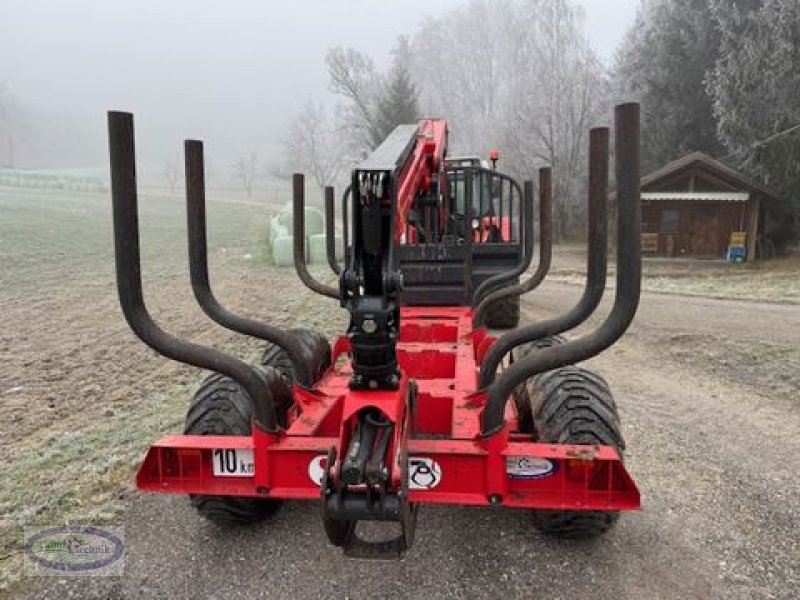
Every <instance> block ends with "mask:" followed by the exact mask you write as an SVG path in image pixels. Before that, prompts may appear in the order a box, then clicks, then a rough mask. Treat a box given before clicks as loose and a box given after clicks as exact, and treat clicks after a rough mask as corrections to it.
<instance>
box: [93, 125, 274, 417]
mask: <svg viewBox="0 0 800 600" xmlns="http://www.w3.org/2000/svg"><path fill="white" fill-rule="evenodd" d="M108 145H109V153H110V155H111V202H112V209H113V220H114V260H115V263H116V272H117V291H118V292H119V302H120V305H121V307H122V312H123V314H124V315H125V320H126V321H127V322H128V325H130V328H131V329H132V330H133V332H134V333H135V334H136V335H137V336H138V337H139V339H141V340H142V341H143V342H144V343H145V344H147V345H148V346H150V347H151V348H152V349H153V350H155V351H156V352H159V353H160V354H163V355H164V356H166V357H167V358H171V359H173V360H176V361H178V362H182V363H186V364H189V365H193V366H195V367H200V368H202V369H208V370H210V371H216V372H218V373H222V374H223V375H227V376H228V377H230V378H231V379H233V380H234V381H236V382H237V383H238V384H239V385H241V386H242V388H243V389H244V391H245V392H246V393H247V395H248V397H249V398H250V400H251V402H252V403H253V408H254V411H253V414H255V415H257V416H258V417H257V418H258V420H259V422H261V423H262V424H263V425H264V427H265V429H267V430H268V431H274V430H275V428H276V418H275V405H274V403H273V401H272V396H271V394H270V392H269V387H268V386H267V381H266V379H265V377H264V375H263V373H261V371H259V370H258V369H256V368H255V367H252V366H251V365H248V364H247V363H245V362H242V361H240V360H238V359H236V358H233V357H232V356H228V355H227V354H224V353H222V352H220V351H218V350H215V349H213V348H209V347H207V346H201V345H200V344H195V343H193V342H187V341H185V340H181V339H179V338H177V337H175V336H174V335H171V334H169V333H167V332H166V331H164V330H163V329H161V328H160V327H159V326H158V325H156V323H155V322H154V321H153V319H152V317H151V316H150V314H149V313H148V312H147V307H146V306H145V304H144V296H143V294H142V277H141V263H140V254H139V215H138V206H137V205H138V200H137V196H136V158H135V156H136V154H135V147H134V135H133V115H132V114H130V113H125V112H116V111H111V112H109V113H108Z"/></svg>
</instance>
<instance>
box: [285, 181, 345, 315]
mask: <svg viewBox="0 0 800 600" xmlns="http://www.w3.org/2000/svg"><path fill="white" fill-rule="evenodd" d="M292 202H293V204H292V235H293V236H294V240H293V246H294V268H295V271H297V275H298V276H299V277H300V280H301V281H302V282H303V283H304V284H305V285H306V287H307V288H309V289H310V290H312V291H315V292H317V293H318V294H322V295H323V296H328V297H329V298H336V299H337V300H338V299H339V290H337V289H335V288H332V287H331V286H329V285H325V284H322V283H320V282H319V281H317V280H316V279H314V278H313V277H312V276H311V273H309V272H308V267H307V266H306V207H305V204H306V199H305V178H304V177H303V174H302V173H295V174H294V175H292Z"/></svg>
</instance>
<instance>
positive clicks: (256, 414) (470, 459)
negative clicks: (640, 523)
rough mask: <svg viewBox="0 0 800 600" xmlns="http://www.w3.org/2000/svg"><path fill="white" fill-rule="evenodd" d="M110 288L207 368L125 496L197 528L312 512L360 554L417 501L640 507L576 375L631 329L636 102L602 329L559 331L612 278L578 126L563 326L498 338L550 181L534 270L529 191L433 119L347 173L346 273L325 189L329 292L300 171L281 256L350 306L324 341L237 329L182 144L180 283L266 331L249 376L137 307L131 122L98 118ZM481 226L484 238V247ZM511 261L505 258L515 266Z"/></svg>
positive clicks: (396, 136)
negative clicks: (383, 524)
mask: <svg viewBox="0 0 800 600" xmlns="http://www.w3.org/2000/svg"><path fill="white" fill-rule="evenodd" d="M108 123H109V142H110V154H111V181H112V200H113V215H114V241H115V250H116V271H117V285H118V289H119V298H120V303H121V305H122V309H123V312H124V314H125V318H126V319H127V321H128V323H129V325H130V326H131V328H132V329H133V331H134V332H135V333H136V335H138V336H139V337H140V338H141V339H142V341H144V342H145V343H146V344H148V345H149V346H150V347H152V348H153V349H155V350H156V351H158V352H160V353H161V354H163V355H164V356H166V357H168V358H171V359H173V360H177V361H180V362H183V363H186V364H189V365H194V366H196V367H200V368H203V369H207V370H210V371H213V372H214V373H213V374H212V375H211V376H209V377H208V378H207V379H206V380H205V381H204V382H203V384H202V385H201V386H200V388H199V389H198V390H197V392H196V394H195V396H194V398H193V400H192V402H191V405H190V408H189V411H188V414H187V417H186V424H185V431H184V433H183V434H182V435H169V436H166V437H164V438H162V439H160V440H158V441H157V442H156V443H155V444H153V445H152V446H151V447H150V449H149V451H148V452H147V455H146V456H145V458H144V461H143V462H142V464H141V466H140V468H139V472H138V474H137V476H136V485H137V487H138V489H140V490H143V491H148V492H161V493H175V494H188V495H189V497H190V498H191V502H192V504H193V505H194V506H195V507H196V508H197V510H198V511H199V512H200V514H202V515H203V516H205V517H207V518H209V519H214V520H219V521H238V522H250V521H256V520H259V519H263V518H265V517H267V516H268V515H270V514H271V513H272V512H273V511H274V510H275V509H276V508H277V507H278V506H279V504H280V502H281V501H283V500H311V501H314V502H318V503H319V504H320V507H321V515H322V523H323V526H324V530H325V532H326V534H327V536H328V539H329V540H330V541H331V543H333V544H335V545H337V546H341V547H342V548H343V549H344V551H345V554H346V555H348V556H355V557H368V558H386V557H396V556H400V555H402V553H403V552H404V551H405V550H407V549H408V548H410V546H411V544H412V542H413V538H414V532H415V529H416V524H417V514H418V511H419V507H420V506H422V505H423V504H461V505H480V506H488V505H496V506H506V507H509V508H520V509H529V510H531V511H532V513H533V516H534V524H535V525H536V527H538V528H539V529H540V530H542V531H544V532H547V533H551V534H555V535H561V536H567V537H577V538H583V537H590V536H595V535H598V534H601V533H603V532H604V531H606V530H607V529H608V528H609V527H611V526H612V525H613V524H614V523H615V521H616V520H617V518H618V515H619V511H622V510H634V509H638V508H639V492H638V490H637V488H636V485H635V483H634V482H633V480H632V479H631V477H630V475H629V474H628V472H627V471H626V470H625V467H624V465H623V462H622V455H621V453H622V450H623V447H624V444H623V439H622V435H621V433H620V426H619V417H618V413H617V409H616V406H615V404H614V400H613V398H612V395H611V391H610V390H609V388H608V386H607V384H606V382H605V381H604V380H603V379H602V377H600V376H599V375H597V374H595V373H592V372H591V371H589V370H587V369H585V368H583V367H578V366H574V365H575V363H577V362H579V361H582V360H585V359H587V358H589V357H591V356H594V355H596V354H598V353H599V352H601V351H603V350H604V349H606V348H608V347H609V346H611V345H612V344H613V343H614V342H615V341H616V340H617V339H619V337H620V336H621V335H622V334H623V333H624V331H625V330H626V329H627V327H628V325H629V324H630V322H631V320H632V319H633V317H634V314H635V312H636V308H637V304H638V300H639V289H640V277H641V260H640V252H639V244H640V238H639V220H640V207H639V108H638V105H636V104H625V105H620V106H618V107H617V108H616V112H615V127H616V129H615V135H614V140H615V154H614V155H615V159H616V186H617V210H616V215H617V216H616V218H617V223H616V232H617V240H616V248H617V275H616V277H617V284H616V292H615V293H616V297H615V301H614V305H613V308H612V310H611V312H610V314H609V315H608V317H607V318H606V320H605V321H604V322H603V324H602V325H600V326H599V327H598V328H597V329H596V330H594V331H593V332H591V333H589V334H587V335H584V336H582V337H578V338H576V339H571V340H570V341H567V340H566V339H565V338H563V337H561V336H560V334H562V333H564V332H566V331H568V330H570V329H572V328H574V327H576V326H577V325H579V324H580V323H582V322H584V321H585V320H586V319H587V318H588V317H589V316H590V315H591V314H592V313H593V312H594V310H595V309H596V308H597V306H598V304H599V302H600V299H601V297H602V295H603V291H604V289H605V283H606V246H607V224H606V197H607V194H608V150H609V149H608V143H609V131H608V129H605V128H600V129H594V130H592V131H591V132H590V135H589V186H588V190H589V192H588V202H589V228H588V257H587V267H588V272H587V279H586V286H585V289H584V293H583V295H582V297H581V298H580V300H579V302H578V303H577V304H576V305H575V306H574V307H572V308H570V309H569V310H568V311H567V312H565V313H564V314H563V315H561V316H558V317H555V318H553V319H548V320H544V321H537V322H534V323H531V324H528V325H525V326H522V327H518V328H516V329H513V330H511V331H509V332H508V333H505V334H504V335H502V336H500V337H497V338H496V337H494V336H493V335H491V334H490V333H489V331H487V329H486V328H485V326H484V323H485V322H486V318H487V314H489V313H490V309H491V307H492V306H496V305H497V304H498V303H500V304H502V303H503V302H508V301H509V299H512V300H514V301H516V302H518V299H519V296H520V295H521V294H524V293H526V292H528V291H530V290H532V289H534V288H535V287H536V286H538V285H539V283H541V281H542V279H543V278H544V276H545V275H546V273H547V271H548V268H549V264H550V251H551V235H550V232H551V181H550V171H549V169H542V170H540V172H539V185H538V197H539V259H538V265H537V268H536V270H535V272H534V273H533V275H531V276H530V277H529V278H528V279H526V280H524V281H521V282H520V277H521V276H523V275H524V274H525V272H526V271H527V269H528V267H529V265H530V263H531V259H532V256H533V254H534V224H533V222H534V214H533V213H534V185H533V182H531V181H526V182H524V184H523V185H522V186H520V185H519V184H518V183H517V182H516V181H514V180H513V179H511V178H509V177H507V176H505V175H503V174H501V173H498V172H497V171H495V170H494V169H491V170H490V169H485V168H482V167H481V166H480V165H476V164H464V163H462V162H459V161H454V162H448V160H447V146H446V145H447V126H446V124H445V122H444V121H443V120H440V119H425V120H422V121H420V122H419V123H418V124H414V125H408V126H400V127H398V128H397V129H396V130H395V131H394V132H393V133H392V134H391V135H390V136H389V138H387V140H386V141H385V142H384V143H383V144H382V145H381V146H380V147H378V148H377V149H376V150H375V151H374V152H373V154H372V155H370V156H369V157H368V158H366V159H365V160H364V161H363V162H362V163H361V164H359V165H358V167H357V168H356V169H354V170H353V172H352V179H351V184H350V186H349V187H348V188H347V190H346V191H345V194H344V196H343V202H342V204H341V209H342V217H343V221H344V239H345V256H344V262H343V264H339V263H338V262H337V259H336V256H335V254H334V243H333V223H334V213H335V207H334V195H333V190H332V189H331V188H328V189H326V192H325V201H326V216H327V218H326V222H327V235H328V239H327V241H328V244H327V248H328V258H329V262H330V265H331V267H332V268H333V270H334V271H336V272H337V274H338V275H339V279H338V283H339V284H338V287H332V286H328V285H325V284H323V283H320V282H319V281H317V280H316V279H314V278H313V277H312V276H311V274H310V273H309V271H308V270H307V268H306V262H305V248H304V244H303V241H304V239H305V235H304V228H305V226H304V181H303V176H302V175H295V176H294V181H293V184H294V225H293V233H294V259H295V267H296V269H297V272H298V274H299V276H300V279H301V280H302V281H303V282H304V283H305V284H306V285H307V286H308V287H309V288H311V289H312V290H314V291H316V292H318V293H320V294H322V295H323V296H325V297H328V298H330V299H331V301H338V302H339V303H340V305H341V307H343V308H344V309H346V310H347V311H348V312H349V314H350V324H349V326H348V328H347V331H346V332H345V333H344V335H342V336H341V337H339V338H338V339H337V340H336V341H335V342H334V344H333V348H332V349H331V346H330V345H329V344H328V341H327V340H326V339H325V338H324V337H323V336H322V335H321V334H319V333H316V332H313V331H310V330H306V329H294V330H288V331H284V330H281V329H279V328H277V327H275V326H273V325H269V324H267V323H263V322H260V321H255V320H252V319H248V318H244V317H241V316H238V315H236V314H234V313H232V312H231V311H230V310H228V309H226V308H225V307H223V306H222V305H221V304H220V303H219V302H218V301H217V299H216V297H215V296H214V293H213V292H212V290H211V287H210V285H209V277H208V257H207V246H206V213H205V189H204V173H203V145H202V142H200V141H195V140H187V141H186V142H185V160H186V196H187V210H188V236H189V262H190V276H191V283H192V288H193V291H194V294H195V296H196V299H197V301H198V303H199V304H200V306H201V307H202V309H203V311H204V312H205V313H206V315H208V317H210V318H211V319H213V320H214V321H215V322H217V323H218V324H220V325H222V326H224V327H227V328H229V329H231V330H233V331H236V332H239V333H242V334H245V335H249V336H254V337H256V338H259V339H262V340H265V341H266V348H265V350H264V355H263V359H262V364H260V365H251V364H247V363H245V362H243V361H241V360H238V359H236V358H234V357H232V356H229V355H227V354H224V353H222V352H220V351H218V350H215V349H212V348H210V347H207V346H202V345H199V344H196V343H193V342H189V341H184V340H181V339H178V338H177V337H175V336H173V335H170V334H169V333H167V332H165V331H164V330H162V329H161V328H159V326H158V325H156V324H155V323H154V321H153V320H152V319H151V317H150V315H149V314H148V312H147V309H146V307H145V305H144V301H143V297H142V286H141V277H140V262H139V233H138V217H137V191H136V174H135V153H134V131H133V117H132V115H131V114H128V113H122V112H110V113H109V115H108ZM487 227H489V228H491V227H495V228H496V231H494V232H493V233H492V235H485V232H486V229H487ZM514 256H515V257H516V259H515V262H514V263H512V264H509V257H514ZM370 520H372V521H390V522H396V523H397V524H398V526H399V532H398V535H397V537H396V538H393V539H390V540H384V541H380V542H371V541H366V540H364V539H362V537H359V535H358V533H357V524H358V523H359V521H370Z"/></svg>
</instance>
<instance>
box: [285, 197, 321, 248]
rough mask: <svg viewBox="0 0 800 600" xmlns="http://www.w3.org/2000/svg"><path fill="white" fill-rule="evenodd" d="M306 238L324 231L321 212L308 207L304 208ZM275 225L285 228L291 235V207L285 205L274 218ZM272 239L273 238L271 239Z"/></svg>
mask: <svg viewBox="0 0 800 600" xmlns="http://www.w3.org/2000/svg"><path fill="white" fill-rule="evenodd" d="M305 213H306V236H311V235H316V234H318V233H322V232H323V231H325V220H324V217H323V216H322V212H321V211H320V210H319V209H317V208H313V207H310V206H306V211H305ZM275 218H276V220H277V224H279V225H281V226H282V227H285V228H286V230H287V231H288V232H289V233H291V231H292V227H293V220H292V206H291V205H290V204H287V205H286V206H284V207H283V209H282V210H281V212H279V213H278V214H277V216H276V217H275ZM273 239H274V238H273Z"/></svg>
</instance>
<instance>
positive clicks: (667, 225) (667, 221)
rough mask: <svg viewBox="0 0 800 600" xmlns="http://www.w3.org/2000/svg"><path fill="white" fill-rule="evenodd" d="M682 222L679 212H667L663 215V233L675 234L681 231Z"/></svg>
mask: <svg viewBox="0 0 800 600" xmlns="http://www.w3.org/2000/svg"><path fill="white" fill-rule="evenodd" d="M679 224H680V220H679V219H678V211H677V210H665V211H662V213H661V233H675V232H676V231H678V229H679Z"/></svg>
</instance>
